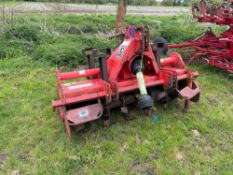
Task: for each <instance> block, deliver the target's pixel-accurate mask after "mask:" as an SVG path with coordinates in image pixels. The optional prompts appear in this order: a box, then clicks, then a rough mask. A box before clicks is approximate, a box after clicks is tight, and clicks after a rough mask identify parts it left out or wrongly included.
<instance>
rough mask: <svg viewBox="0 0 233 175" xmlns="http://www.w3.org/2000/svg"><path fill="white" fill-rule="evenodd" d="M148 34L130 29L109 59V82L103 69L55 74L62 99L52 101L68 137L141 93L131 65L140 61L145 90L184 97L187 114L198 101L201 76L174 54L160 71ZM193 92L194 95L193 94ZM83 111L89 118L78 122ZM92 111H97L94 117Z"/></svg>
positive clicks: (131, 27) (143, 30)
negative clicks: (125, 97)
mask: <svg viewBox="0 0 233 175" xmlns="http://www.w3.org/2000/svg"><path fill="white" fill-rule="evenodd" d="M147 33H148V31H147V30H146V28H145V27H142V26H138V27H133V26H130V27H127V29H126V32H125V37H124V40H123V41H122V43H121V44H120V45H119V46H118V47H117V48H116V49H115V50H114V51H113V52H112V53H111V55H109V56H108V59H107V62H106V64H107V76H108V81H106V80H104V79H103V78H102V77H101V70H100V68H92V69H86V70H80V71H75V72H64V73H63V72H60V71H59V70H57V71H56V77H57V90H58V97H59V99H58V100H55V101H53V102H52V105H53V108H54V111H55V110H56V109H57V110H58V113H59V116H60V118H61V119H62V120H63V121H64V123H65V126H66V131H67V135H68V137H70V127H71V126H74V125H81V124H84V123H86V122H87V121H88V122H89V121H92V120H95V119H98V117H96V116H100V113H102V112H101V111H103V110H104V109H105V108H106V106H111V104H112V103H114V102H116V101H117V100H119V96H121V95H123V94H127V93H129V92H135V93H138V92H137V91H138V88H139V87H138V82H137V78H136V76H135V74H134V73H132V70H131V65H132V61H133V60H134V59H137V58H143V61H144V65H145V69H144V71H143V74H144V81H145V85H146V88H156V87H162V88H163V89H164V91H167V90H170V89H173V90H174V91H177V94H178V95H180V96H183V97H184V96H185V97H184V98H185V101H186V102H185V104H186V105H185V107H186V110H188V109H189V101H190V100H192V101H195V100H193V99H194V96H197V95H199V93H200V89H199V86H198V85H195V87H192V85H193V84H194V79H195V78H196V77H197V76H198V75H199V74H198V72H192V71H189V70H188V68H187V67H186V66H185V64H184V62H183V60H182V58H181V57H180V55H179V54H177V53H171V54H169V56H168V57H167V58H164V59H161V67H159V66H158V64H157V62H156V58H155V56H154V52H153V47H152V45H151V44H150V43H149V41H148V35H147ZM77 78H82V79H83V80H82V81H77V82H74V83H68V84H66V83H65V82H64V81H66V80H71V79H77ZM181 81H182V82H184V83H185V84H184V85H182V86H180V85H179V82H181ZM185 87H189V88H188V89H187V91H185V92H182V93H179V92H180V90H182V89H183V88H185ZM193 88H195V94H194V93H191V89H193ZM193 92H194V91H193ZM189 96H190V98H189ZM91 101H95V104H96V105H94V106H95V110H94V109H93V104H89V103H90V102H91ZM81 104H82V106H80V105H81ZM97 104H100V105H97ZM122 104H123V102H122ZM75 105H77V107H76V106H75ZM74 106H75V107H74ZM83 107H84V108H86V111H87V112H86V113H88V114H87V118H86V119H85V120H83V121H81V120H78V119H77V120H75V119H74V115H75V114H77V116H76V117H77V118H78V117H81V116H80V114H79V115H78V113H79V112H80V111H81V109H83ZM88 110H89V112H88ZM92 110H94V111H95V112H94V114H93V111H92ZM90 111H92V112H90ZM90 113H92V114H90ZM89 114H90V115H89ZM71 115H72V116H71ZM101 115H102V114H101ZM71 120H72V121H71Z"/></svg>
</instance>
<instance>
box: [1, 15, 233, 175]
mask: <svg viewBox="0 0 233 175" xmlns="http://www.w3.org/2000/svg"><path fill="white" fill-rule="evenodd" d="M15 20H17V22H14V24H11V23H10V25H9V26H6V27H4V28H2V30H1V44H0V56H1V60H0V124H1V125H0V174H3V175H5V174H14V175H16V174H17V175H18V174H20V175H24V174H38V175H40V174H41V175H45V174H56V175H57V174H58V175H60V174H61V175H62V174H72V175H79V174H80V175H81V174H96V175H97V174H98V175H99V174H101V175H102V174H122V175H125V174H149V175H151V174H187V175H189V174H195V175H197V174H211V175H212V174H226V175H228V174H229V175H230V174H232V173H233V159H232V158H233V105H232V102H233V81H232V79H228V78H227V74H225V73H223V72H221V71H219V70H217V69H215V68H212V67H210V66H207V65H202V66H199V65H194V66H191V67H190V69H193V70H197V71H199V72H200V74H201V75H200V77H199V78H198V81H199V83H200V85H201V89H202V92H201V93H202V94H201V100H200V102H199V103H197V104H192V105H191V110H190V112H189V113H183V112H182V106H183V101H181V100H177V101H173V103H170V104H169V105H168V108H167V109H164V108H162V107H160V106H159V105H156V106H155V114H157V115H159V116H161V120H159V121H157V122H155V121H152V120H151V118H150V117H144V116H143V115H142V113H141V112H140V111H138V110H137V109H131V111H130V112H131V114H132V116H134V119H133V120H132V121H127V122H126V121H125V120H124V119H123V118H122V117H121V115H120V114H119V112H118V111H114V112H113V113H112V124H111V127H109V128H104V127H103V126H102V123H101V120H99V121H96V122H95V123H92V124H91V126H90V128H89V129H87V130H86V131H84V132H82V133H79V134H77V135H74V137H73V139H72V141H69V140H68V139H67V138H66V134H65V129H64V126H63V123H62V122H61V121H59V120H58V118H57V114H56V113H53V111H52V107H51V100H52V99H54V98H56V88H55V68H56V66H59V67H61V68H62V69H66V70H67V69H69V70H70V69H75V68H76V67H78V66H79V64H81V63H84V61H83V59H84V58H83V56H82V54H81V52H80V49H81V48H82V46H84V47H87V46H93V45H94V46H96V47H99V46H100V47H105V46H108V45H110V44H111V45H112V44H113V41H108V40H107V39H106V38H105V37H104V34H108V32H109V31H111V30H112V29H113V28H114V16H104V15H103V16H88V15H87V16H61V15H55V16H54V15H52V16H39V15H34V16H31V17H30V18H29V17H28V16H27V17H23V16H21V17H19V18H17V19H15ZM91 20H92V21H91ZM188 21H189V20H188V19H184V18H182V17H181V18H180V17H178V18H171V17H166V18H163V17H160V18H158V17H157V18H156V17H140V16H139V17H133V16H131V17H128V18H127V20H126V23H127V24H132V25H139V24H142V25H143V24H145V23H146V24H147V25H149V26H150V28H152V29H153V30H152V37H154V36H156V35H160V34H162V35H164V36H165V37H166V38H167V39H168V40H170V41H172V42H182V41H185V40H187V39H189V38H190V39H191V38H192V37H193V36H194V35H196V34H198V32H200V31H202V30H204V29H203V28H202V27H200V26H196V25H195V24H193V23H192V22H188ZM90 23H91V24H92V25H90ZM101 24H103V25H101ZM181 24H188V25H187V26H185V25H181ZM25 26H26V27H25ZM194 27H195V28H194ZM70 28H72V30H70ZM191 29H193V30H191ZM194 29H195V30H194ZM71 31H72V32H71ZM95 33H97V35H95ZM102 43H103V44H102ZM67 60H68V61H67Z"/></svg>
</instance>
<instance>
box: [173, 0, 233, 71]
mask: <svg viewBox="0 0 233 175" xmlns="http://www.w3.org/2000/svg"><path fill="white" fill-rule="evenodd" d="M232 7H233V3H232V1H231V0H229V1H225V2H224V3H222V4H219V3H214V2H212V1H211V0H205V1H201V2H200V3H199V4H197V3H195V4H193V5H192V13H193V17H194V18H197V19H198V22H206V23H207V22H208V23H215V24H217V25H228V26H229V29H228V30H226V31H224V32H223V33H221V34H220V35H219V36H216V35H215V34H214V33H213V31H212V30H211V29H210V28H209V30H207V31H206V32H205V33H204V34H203V35H201V36H200V37H198V38H197V39H195V40H193V41H188V42H187V43H183V44H171V45H169V48H185V47H192V49H190V50H186V51H184V52H183V54H187V53H192V52H197V53H195V54H193V55H192V57H191V58H190V59H189V64H192V63H193V61H195V60H196V59H198V58H201V59H203V61H202V62H204V63H208V64H211V65H213V66H215V67H218V68H220V69H223V70H226V71H228V72H230V73H233V10H232ZM198 12H199V14H198Z"/></svg>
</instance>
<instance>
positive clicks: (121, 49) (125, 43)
mask: <svg viewBox="0 0 233 175" xmlns="http://www.w3.org/2000/svg"><path fill="white" fill-rule="evenodd" d="M128 45H129V41H124V42H123V43H122V44H121V45H120V47H119V50H118V53H117V58H121V57H122V55H123V54H124V51H125V48H126V47H127V46H128Z"/></svg>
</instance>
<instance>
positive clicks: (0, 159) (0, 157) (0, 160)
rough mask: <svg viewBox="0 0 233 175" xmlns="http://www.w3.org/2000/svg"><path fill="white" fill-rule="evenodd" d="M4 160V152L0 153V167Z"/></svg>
mask: <svg viewBox="0 0 233 175" xmlns="http://www.w3.org/2000/svg"><path fill="white" fill-rule="evenodd" d="M5 160H6V154H0V169H1V168H2V167H3V164H4V162H5Z"/></svg>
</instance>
